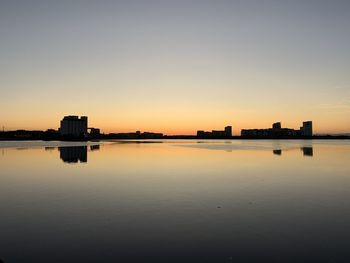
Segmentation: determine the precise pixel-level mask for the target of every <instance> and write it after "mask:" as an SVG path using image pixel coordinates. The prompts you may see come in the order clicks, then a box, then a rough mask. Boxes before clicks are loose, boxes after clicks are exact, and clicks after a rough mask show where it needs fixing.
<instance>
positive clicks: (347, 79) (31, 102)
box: [0, 1, 350, 135]
mask: <svg viewBox="0 0 350 263" xmlns="http://www.w3.org/2000/svg"><path fill="white" fill-rule="evenodd" d="M330 3H331V2H330V1H328V2H324V1H318V2H317V5H315V4H313V1H200V2H198V1H101V2H100V1H56V2H55V3H52V4H50V5H49V4H47V3H46V2H45V1H32V2H31V3H30V4H29V3H27V2H26V1H23V2H21V3H19V2H17V1H4V2H1V3H0V34H1V43H0V57H1V60H0V91H1V96H0V125H1V127H4V128H5V130H13V129H48V128H55V129H57V128H58V127H59V121H60V120H61V119H62V117H63V116H64V115H87V116H88V117H89V126H90V127H99V128H101V130H102V132H105V133H106V132H129V131H136V130H141V131H154V132H163V133H165V134H169V135H171V134H195V133H196V131H197V130H198V129H202V130H212V129H222V128H223V127H224V126H226V125H232V126H233V129H234V134H235V135H237V134H239V132H240V129H242V128H267V127H270V126H271V124H272V122H275V121H281V122H282V126H283V127H290V128H299V126H300V125H301V123H302V121H305V120H312V121H313V122H314V132H315V133H346V132H350V121H349V120H350V118H349V117H350V72H349V69H350V52H349V46H350V27H349V25H350V13H349V10H350V8H349V3H347V2H346V1H337V3H335V4H330Z"/></svg>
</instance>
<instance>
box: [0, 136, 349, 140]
mask: <svg viewBox="0 0 350 263" xmlns="http://www.w3.org/2000/svg"><path fill="white" fill-rule="evenodd" d="M113 140H146V141H148V140H202V141H206V140H350V136H345V135H344V136H341V135H340V136H336V135H322V136H312V137H278V138H277V137H245V136H232V137H231V138H198V137H197V136H181V135H180V136H164V137H163V138H127V137H125V138H120V137H118V138H103V137H102V138H95V139H75V138H71V139H67V138H64V139H63V138H62V139H60V138H52V139H44V138H0V141H67V142H88V141H89V142H98V141H113Z"/></svg>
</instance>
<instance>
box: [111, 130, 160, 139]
mask: <svg viewBox="0 0 350 263" xmlns="http://www.w3.org/2000/svg"><path fill="white" fill-rule="evenodd" d="M163 136H164V135H163V133H156V132H142V133H141V132H140V131H136V132H128V133H110V134H107V135H105V136H104V137H105V138H107V139H162V138H163Z"/></svg>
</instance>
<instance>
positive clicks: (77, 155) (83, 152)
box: [58, 146, 87, 163]
mask: <svg viewBox="0 0 350 263" xmlns="http://www.w3.org/2000/svg"><path fill="white" fill-rule="evenodd" d="M58 149H59V151H60V158H61V159H62V160H63V161H64V162H65V163H77V162H78V161H80V162H81V163H86V162H87V146H74V147H59V148H58Z"/></svg>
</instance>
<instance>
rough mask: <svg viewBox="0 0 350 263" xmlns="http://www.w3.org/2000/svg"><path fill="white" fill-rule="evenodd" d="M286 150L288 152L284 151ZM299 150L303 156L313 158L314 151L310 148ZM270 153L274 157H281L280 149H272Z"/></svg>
mask: <svg viewBox="0 0 350 263" xmlns="http://www.w3.org/2000/svg"><path fill="white" fill-rule="evenodd" d="M286 150H288V149H286ZM290 150H292V149H290ZM294 150H295V149H294ZM300 150H301V151H302V152H303V155H304V156H314V150H313V148H312V146H307V147H300ZM272 152H273V154H275V155H282V149H273V150H272Z"/></svg>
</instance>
